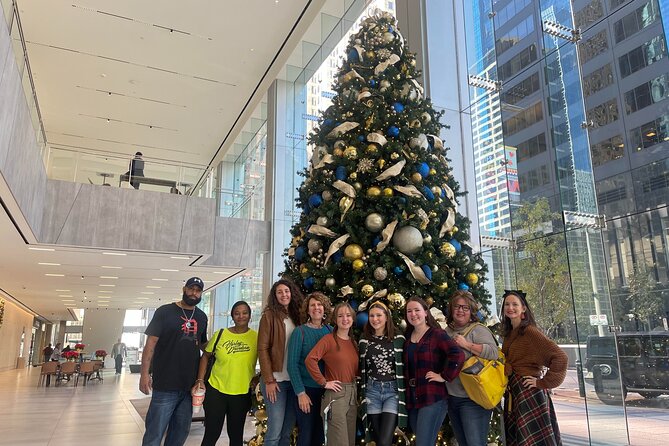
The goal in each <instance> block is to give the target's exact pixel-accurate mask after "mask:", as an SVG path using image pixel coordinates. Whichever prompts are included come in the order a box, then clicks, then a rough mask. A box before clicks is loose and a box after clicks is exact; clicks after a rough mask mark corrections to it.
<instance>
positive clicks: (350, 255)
mask: <svg viewBox="0 0 669 446" xmlns="http://www.w3.org/2000/svg"><path fill="white" fill-rule="evenodd" d="M362 255H363V252H362V248H361V247H360V245H357V244H355V243H351V244H350V245H348V246H347V247H346V249H344V257H346V258H347V259H348V260H356V259H359V258H360V257H362Z"/></svg>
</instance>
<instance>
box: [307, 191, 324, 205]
mask: <svg viewBox="0 0 669 446" xmlns="http://www.w3.org/2000/svg"><path fill="white" fill-rule="evenodd" d="M322 203H323V198H322V197H321V196H320V194H313V195H312V196H310V197H309V206H311V207H312V208H317V207H318V206H320V205H321V204H322Z"/></svg>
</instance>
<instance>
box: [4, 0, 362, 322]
mask: <svg viewBox="0 0 669 446" xmlns="http://www.w3.org/2000/svg"><path fill="white" fill-rule="evenodd" d="M350 1H351V0H328V2H326V0H244V1H241V0H197V1H191V2H184V1H177V0H144V1H141V2H138V1H136V0H114V1H111V2H110V1H101V0H97V1H96V0H74V1H72V0H70V1H64V0H49V1H29V0H17V3H18V8H19V14H20V18H21V24H22V29H23V34H24V38H25V41H26V46H27V50H28V57H29V60H30V66H31V71H32V75H33V78H34V83H35V89H36V93H37V98H38V101H39V107H40V111H41V115H42V119H43V123H44V128H45V131H46V136H47V140H48V143H49V144H51V145H53V146H61V147H72V148H74V149H77V150H85V151H87V152H96V151H99V152H104V153H114V154H118V155H121V156H129V155H131V154H133V153H134V152H136V151H138V150H140V151H142V152H143V153H144V155H145V157H147V158H149V159H155V160H157V159H162V160H169V161H174V162H176V163H185V164H189V165H209V164H212V163H214V162H216V161H217V160H219V159H221V157H222V156H223V155H224V154H225V151H226V150H227V149H228V148H229V147H231V146H232V145H233V142H234V138H235V136H236V135H237V134H238V133H239V132H240V131H241V130H242V128H243V125H244V123H245V121H246V119H247V118H248V117H250V116H251V115H252V113H253V112H254V109H255V107H256V105H258V103H259V102H260V101H261V100H262V98H263V95H264V94H265V91H266V90H267V88H268V87H269V85H270V84H271V82H272V81H273V80H274V79H275V78H276V77H277V76H278V75H279V74H280V71H281V70H282V68H283V66H284V64H285V63H292V62H291V61H292V60H293V59H300V54H301V53H300V45H303V44H302V43H300V39H301V38H302V37H303V36H304V35H305V33H307V36H308V35H310V33H311V34H314V35H315V36H316V37H321V36H320V34H321V33H320V32H318V31H317V30H319V29H320V28H319V26H320V24H319V21H318V20H317V19H316V18H317V17H318V16H319V14H326V15H331V16H337V15H340V14H343V12H344V11H345V9H346V8H347V7H348V6H349V5H350ZM310 26H311V28H310V30H309V32H307V28H309V27H310ZM314 30H316V31H314ZM316 37H315V40H316V41H319V40H318V39H317V38H316ZM307 38H308V37H307ZM289 58H290V60H289ZM94 179H95V180H98V179H97V178H94ZM3 196H7V195H5V194H3ZM8 205H10V206H9V207H10V208H12V206H11V203H8ZM9 212H12V213H13V212H15V210H9ZM12 217H13V218H14V220H16V219H17V215H13V214H12ZM19 220H20V218H19ZM19 224H21V223H20V222H19ZM23 230H24V231H25V228H23ZM0 234H1V235H2V241H3V246H2V255H1V256H0V288H1V289H2V291H3V292H4V293H6V295H7V296H9V297H10V299H14V300H16V301H18V302H20V303H21V304H23V305H25V306H26V307H27V308H29V309H30V310H31V311H33V312H35V313H36V314H38V315H40V316H43V317H44V318H46V319H47V320H52V321H56V320H63V319H72V315H71V314H70V312H69V311H68V307H72V308H99V307H103V308H110V309H116V308H119V309H124V308H140V307H155V306H158V305H160V304H161V303H163V302H166V301H171V300H174V299H177V298H179V296H180V295H181V287H182V286H183V281H184V280H185V279H187V278H188V277H191V276H193V275H197V276H199V277H201V278H202V279H203V280H204V281H205V284H206V286H207V288H212V287H214V286H215V285H216V284H219V283H221V282H222V281H223V280H225V279H227V278H229V277H232V276H234V275H236V274H239V273H241V271H240V270H239V269H235V268H218V269H216V268H210V267H201V266H197V262H198V255H197V253H194V254H193V255H192V256H189V258H173V257H174V255H173V254H169V253H144V252H124V253H123V254H125V255H123V256H114V255H107V254H105V253H104V252H103V251H102V250H99V249H82V248H78V247H62V246H54V247H46V248H53V249H54V250H53V251H43V250H39V251H38V250H32V249H30V248H31V247H32V248H35V247H42V248H45V247H44V246H40V245H29V244H27V243H26V240H24V239H23V238H22V237H21V234H20V232H19V230H17V227H16V226H15V223H14V222H13V221H12V220H11V219H10V216H9V215H8V214H7V212H6V211H2V210H0ZM30 242H31V243H32V242H34V241H33V240H30ZM40 263H53V264H54V265H40ZM104 266H107V267H108V266H112V267H114V266H115V267H120V268H104ZM170 270H173V271H170ZM47 274H62V276H47ZM103 277H109V278H103ZM111 277H116V278H111ZM154 279H163V280H154ZM102 285H114V286H102ZM157 287H159V288H157ZM65 290H67V291H65ZM149 293H153V294H149ZM69 296H71V297H69ZM107 296H109V298H105V297H107ZM105 305H107V307H105Z"/></svg>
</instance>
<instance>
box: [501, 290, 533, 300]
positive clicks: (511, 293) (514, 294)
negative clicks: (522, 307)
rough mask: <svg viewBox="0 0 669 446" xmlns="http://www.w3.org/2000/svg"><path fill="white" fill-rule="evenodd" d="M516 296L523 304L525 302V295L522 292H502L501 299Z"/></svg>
mask: <svg viewBox="0 0 669 446" xmlns="http://www.w3.org/2000/svg"><path fill="white" fill-rule="evenodd" d="M511 295H513V296H518V297H519V298H520V300H522V301H523V302H526V301H527V293H524V292H523V291H522V290H504V294H503V295H502V299H506V298H507V296H511Z"/></svg>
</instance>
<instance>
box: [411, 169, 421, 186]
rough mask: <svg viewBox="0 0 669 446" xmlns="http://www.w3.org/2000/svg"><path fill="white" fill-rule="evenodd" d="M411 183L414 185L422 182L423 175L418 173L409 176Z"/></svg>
mask: <svg viewBox="0 0 669 446" xmlns="http://www.w3.org/2000/svg"><path fill="white" fill-rule="evenodd" d="M411 181H413V182H414V183H420V182H421V181H423V175H421V174H419V173H418V172H414V173H412V174H411Z"/></svg>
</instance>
